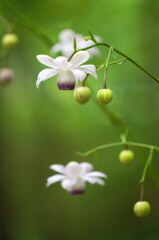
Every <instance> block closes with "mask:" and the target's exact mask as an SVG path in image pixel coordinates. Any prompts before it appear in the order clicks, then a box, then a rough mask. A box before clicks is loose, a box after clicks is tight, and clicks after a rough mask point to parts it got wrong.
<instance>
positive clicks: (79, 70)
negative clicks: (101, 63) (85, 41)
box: [36, 51, 97, 90]
mask: <svg viewBox="0 0 159 240" xmlns="http://www.w3.org/2000/svg"><path fill="white" fill-rule="evenodd" d="M37 59H38V61H39V62H40V63H42V64H44V65H46V66H48V67H50V68H47V69H44V70H42V71H41V72H40V73H39V74H38V80H37V81H36V86H37V87H39V85H40V83H41V82H42V81H45V80H47V79H49V78H51V77H53V76H55V75H57V74H58V78H57V85H58V88H59V89H61V90H73V89H74V88H75V86H76V85H77V83H78V81H83V80H84V79H85V77H86V73H88V74H90V75H92V76H93V77H94V78H97V73H96V68H95V66H94V65H92V64H89V65H81V64H83V63H84V62H86V61H87V60H88V59H89V53H88V52H87V51H79V52H77V53H75V54H74V55H73V57H72V58H71V60H70V61H69V59H67V58H66V57H62V56H61V57H57V58H55V59H53V58H51V57H49V56H47V55H38V56H37Z"/></svg>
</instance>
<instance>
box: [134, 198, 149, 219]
mask: <svg viewBox="0 0 159 240" xmlns="http://www.w3.org/2000/svg"><path fill="white" fill-rule="evenodd" d="M150 211H151V206H150V204H149V202H146V201H139V202H137V203H135V205H134V213H135V215H136V216H137V217H145V216H147V215H148V214H149V213H150Z"/></svg>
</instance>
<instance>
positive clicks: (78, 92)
mask: <svg viewBox="0 0 159 240" xmlns="http://www.w3.org/2000/svg"><path fill="white" fill-rule="evenodd" d="M90 96H91V90H90V89H89V88H88V87H78V88H76V89H75V91H74V98H75V100H76V101H77V102H79V103H81V104H84V103H86V102H88V100H89V99H90Z"/></svg>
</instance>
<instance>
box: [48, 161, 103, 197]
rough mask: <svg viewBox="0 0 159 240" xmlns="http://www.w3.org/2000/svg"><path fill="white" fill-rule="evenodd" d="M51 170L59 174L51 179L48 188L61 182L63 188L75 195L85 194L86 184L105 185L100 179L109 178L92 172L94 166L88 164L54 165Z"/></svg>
mask: <svg viewBox="0 0 159 240" xmlns="http://www.w3.org/2000/svg"><path fill="white" fill-rule="evenodd" d="M50 169H52V170H54V171H56V172H58V173H59V174H56V175H53V176H51V177H49V178H48V179H47V184H46V186H47V187H49V186H50V185H51V184H53V183H56V182H61V185H62V187H63V188H64V189H65V190H66V191H68V192H69V193H70V194H73V195H74V194H82V193H84V192H85V188H86V186H85V185H86V184H85V183H86V182H89V183H91V184H94V183H98V184H99V185H104V184H105V182H104V181H103V180H102V179H100V178H101V177H103V178H106V177H107V176H106V175H105V174H104V173H102V172H97V171H92V170H93V166H92V164H90V163H87V162H83V163H78V162H69V163H68V164H67V165H66V166H63V165H60V164H53V165H51V166H50Z"/></svg>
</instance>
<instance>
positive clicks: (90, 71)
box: [77, 64, 97, 78]
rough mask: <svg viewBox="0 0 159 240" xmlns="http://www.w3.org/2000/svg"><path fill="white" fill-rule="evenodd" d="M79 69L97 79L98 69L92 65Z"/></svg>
mask: <svg viewBox="0 0 159 240" xmlns="http://www.w3.org/2000/svg"><path fill="white" fill-rule="evenodd" d="M77 69H79V70H82V71H84V72H86V73H88V74H90V75H92V76H93V77H94V78H97V72H96V68H95V66H94V65H92V64H89V65H83V66H79V67H78V68H77Z"/></svg>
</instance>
